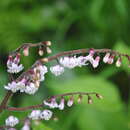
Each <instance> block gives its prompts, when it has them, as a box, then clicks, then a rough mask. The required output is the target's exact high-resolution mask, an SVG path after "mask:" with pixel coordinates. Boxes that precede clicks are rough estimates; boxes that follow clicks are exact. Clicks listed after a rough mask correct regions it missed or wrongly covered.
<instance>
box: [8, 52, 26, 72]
mask: <svg viewBox="0 0 130 130" xmlns="http://www.w3.org/2000/svg"><path fill="white" fill-rule="evenodd" d="M19 62H20V55H19V54H18V55H16V57H15V58H14V59H13V57H12V56H9V58H8V61H7V68H8V70H7V71H8V72H9V73H19V72H20V71H22V70H23V68H24V67H23V65H22V64H19Z"/></svg>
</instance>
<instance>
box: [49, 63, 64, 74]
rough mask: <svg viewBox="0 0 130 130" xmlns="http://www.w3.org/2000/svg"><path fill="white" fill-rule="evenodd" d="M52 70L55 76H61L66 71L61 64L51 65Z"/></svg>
mask: <svg viewBox="0 0 130 130" xmlns="http://www.w3.org/2000/svg"><path fill="white" fill-rule="evenodd" d="M50 71H51V72H52V73H53V74H54V75H55V76H59V75H61V74H62V73H64V67H62V66H60V65H56V66H52V67H50Z"/></svg>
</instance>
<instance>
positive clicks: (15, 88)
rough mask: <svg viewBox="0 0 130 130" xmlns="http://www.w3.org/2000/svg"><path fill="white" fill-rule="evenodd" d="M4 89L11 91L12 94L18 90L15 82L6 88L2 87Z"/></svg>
mask: <svg viewBox="0 0 130 130" xmlns="http://www.w3.org/2000/svg"><path fill="white" fill-rule="evenodd" d="M4 88H5V89H7V90H10V91H12V92H13V93H15V92H17V91H18V90H19V88H18V86H17V83H16V82H15V81H13V82H11V83H8V85H7V86H4Z"/></svg>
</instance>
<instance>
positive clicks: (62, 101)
mask: <svg viewBox="0 0 130 130" xmlns="http://www.w3.org/2000/svg"><path fill="white" fill-rule="evenodd" d="M64 107H65V99H64V98H62V99H61V101H60V104H59V109H60V110H63V109H64Z"/></svg>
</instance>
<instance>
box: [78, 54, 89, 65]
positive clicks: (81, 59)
mask: <svg viewBox="0 0 130 130" xmlns="http://www.w3.org/2000/svg"><path fill="white" fill-rule="evenodd" d="M87 61H88V57H87V56H79V57H77V62H78V65H77V66H79V67H82V66H85V65H88V63H87Z"/></svg>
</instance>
